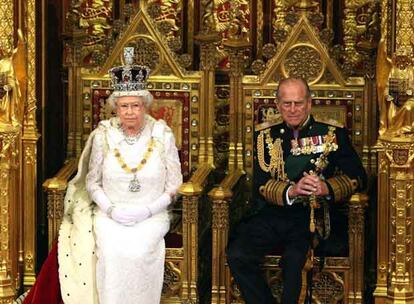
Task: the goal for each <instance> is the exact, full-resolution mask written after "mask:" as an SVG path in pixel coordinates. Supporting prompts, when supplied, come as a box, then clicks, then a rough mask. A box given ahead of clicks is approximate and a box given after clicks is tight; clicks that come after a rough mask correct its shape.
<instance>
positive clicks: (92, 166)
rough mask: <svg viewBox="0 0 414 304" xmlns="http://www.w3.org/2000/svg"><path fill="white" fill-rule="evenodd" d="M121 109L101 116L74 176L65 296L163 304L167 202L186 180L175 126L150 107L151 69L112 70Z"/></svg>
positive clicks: (62, 257) (64, 231) (65, 232)
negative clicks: (148, 80)
mask: <svg viewBox="0 0 414 304" xmlns="http://www.w3.org/2000/svg"><path fill="white" fill-rule="evenodd" d="M110 74H111V76H112V84H113V87H114V91H113V93H112V95H111V96H110V98H109V102H110V103H111V104H112V106H113V107H114V109H115V110H116V114H117V115H116V117H114V118H111V119H109V120H104V121H101V122H100V123H99V125H98V127H97V128H96V129H95V130H94V131H93V132H92V133H91V135H90V136H89V139H88V141H87V143H86V146H85V148H84V150H83V152H82V155H81V158H80V161H79V168H78V173H77V175H76V177H75V178H74V179H73V180H72V181H71V182H70V183H69V186H68V189H67V193H66V197H65V212H64V218H63V221H62V225H61V228H60V231H59V242H58V264H59V282H60V290H61V296H62V299H63V301H64V303H76V304H78V303H82V304H84V303H91V304H93V303H100V304H117V303H119V304H121V303H122V304H128V303H131V304H136V303H140V304H158V303H159V302H160V298H161V289H162V282H163V274H164V257H165V243H164V236H165V234H166V233H167V232H168V229H169V217H168V213H167V207H168V205H169V204H170V203H171V200H172V198H173V197H174V195H175V193H176V191H177V189H178V187H179V186H180V185H181V183H182V175H181V165H180V161H179V158H178V152H177V148H176V146H175V140H174V136H173V133H172V132H171V129H170V128H169V127H168V126H167V125H166V124H165V122H163V121H161V120H160V121H156V120H155V119H153V118H152V117H150V116H149V115H147V114H146V113H147V109H148V107H149V106H150V104H151V102H152V100H153V97H152V95H151V94H150V92H148V91H147V90H145V89H144V88H145V80H146V78H147V77H148V74H149V69H148V68H147V67H145V66H138V65H133V64H132V62H131V58H128V57H127V56H126V65H125V66H121V67H116V68H113V69H111V70H110Z"/></svg>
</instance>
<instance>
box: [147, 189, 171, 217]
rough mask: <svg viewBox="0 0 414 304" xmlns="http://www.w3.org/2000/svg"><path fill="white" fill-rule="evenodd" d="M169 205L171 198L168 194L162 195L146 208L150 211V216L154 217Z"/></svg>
mask: <svg viewBox="0 0 414 304" xmlns="http://www.w3.org/2000/svg"><path fill="white" fill-rule="evenodd" d="M169 204H171V196H170V195H169V194H168V193H164V194H162V195H161V196H160V197H159V198H157V199H156V200H155V201H154V202H152V203H151V204H148V205H147V207H148V208H149V210H150V211H151V215H155V214H157V213H159V212H161V211H163V210H165V209H166V208H167V206H168V205H169Z"/></svg>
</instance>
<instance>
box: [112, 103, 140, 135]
mask: <svg viewBox="0 0 414 304" xmlns="http://www.w3.org/2000/svg"><path fill="white" fill-rule="evenodd" d="M145 112H146V109H145V102H144V97H141V96H122V97H118V99H117V102H116V113H117V115H118V117H119V118H120V119H121V123H122V126H123V127H124V128H127V129H133V130H138V129H139V128H141V127H142V125H143V123H144V119H145Z"/></svg>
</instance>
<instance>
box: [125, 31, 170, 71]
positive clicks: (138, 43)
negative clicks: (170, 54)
mask: <svg viewBox="0 0 414 304" xmlns="http://www.w3.org/2000/svg"><path fill="white" fill-rule="evenodd" d="M129 45H131V46H133V47H134V54H135V55H134V56H135V57H134V62H135V64H138V65H146V66H148V67H149V68H150V69H151V70H152V71H154V73H155V71H156V70H157V69H158V68H159V65H160V63H161V61H162V58H161V55H160V51H159V49H158V46H157V44H156V43H155V42H154V41H153V40H151V39H149V38H147V37H140V38H138V39H136V40H135V42H133V43H130V44H129Z"/></svg>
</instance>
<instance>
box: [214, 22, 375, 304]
mask: <svg viewBox="0 0 414 304" xmlns="http://www.w3.org/2000/svg"><path fill="white" fill-rule="evenodd" d="M288 76H296V77H302V78H304V79H306V80H307V81H308V83H309V85H310V87H311V91H312V97H313V107H312V113H313V115H315V116H322V117H324V118H325V120H328V119H332V120H335V121H337V122H339V123H341V124H343V125H344V126H346V127H348V128H349V129H350V130H351V133H352V142H353V144H354V145H355V148H356V150H357V152H358V153H359V154H360V156H361V157H362V158H363V159H364V154H363V141H364V138H363V134H362V131H361V130H362V129H363V126H364V119H365V118H364V115H363V113H364V80H363V78H353V79H345V78H344V76H343V75H342V73H341V71H340V69H339V68H338V67H337V65H336V64H335V63H334V61H333V60H332V59H331V58H330V56H329V54H328V52H327V49H326V47H325V46H324V45H323V44H322V43H321V41H320V39H319V37H318V35H317V34H316V32H315V31H314V29H313V28H312V26H311V25H310V23H309V21H308V20H307V19H306V18H305V17H302V19H301V20H300V21H299V22H298V23H297V24H296V25H295V27H294V28H293V29H292V32H291V33H290V35H289V37H288V39H287V40H286V41H285V42H284V44H283V45H282V46H281V47H279V50H278V52H277V53H276V55H275V56H274V57H273V58H272V59H271V60H269V62H268V63H267V65H266V69H265V70H264V71H263V72H262V73H260V74H259V75H258V76H256V75H251V76H250V75H246V76H244V77H243V80H242V96H243V98H242V105H243V106H242V108H243V113H242V117H243V120H242V124H241V125H242V128H243V132H244V138H243V147H244V150H243V153H244V155H243V157H244V168H243V170H242V171H244V173H245V176H244V177H243V172H241V171H240V170H236V171H234V172H231V173H230V174H229V175H228V176H227V177H226V178H225V179H224V180H223V182H222V183H221V184H220V186H219V187H216V188H215V189H213V190H212V191H211V192H210V193H209V195H210V198H211V200H212V204H213V219H212V223H213V224H212V225H213V228H212V229H213V232H212V233H213V258H212V259H213V263H212V276H213V277H212V303H243V299H242V297H241V295H240V292H239V291H238V288H237V285H236V283H235V282H234V281H233V278H232V276H231V273H230V270H229V268H228V265H227V262H226V257H225V246H226V243H227V238H228V230H229V229H230V228H231V226H232V224H233V223H234V222H236V221H237V220H238V219H240V217H241V216H242V214H243V213H244V212H245V210H246V209H248V208H249V203H248V198H249V195H248V193H246V189H249V188H251V184H252V183H251V182H252V178H254V177H253V168H252V166H253V149H254V145H253V135H254V132H255V126H256V125H257V124H259V123H262V122H265V121H272V120H274V119H277V118H278V116H279V113H278V111H277V109H276V106H275V96H276V91H275V89H276V87H277V83H278V81H279V79H281V78H284V77H288ZM364 165H366V164H364ZM247 192H248V190H247ZM367 200H368V198H367V196H366V195H364V194H360V193H358V194H355V195H353V196H352V197H351V199H350V200H349V201H348V202H345V203H344V204H342V205H336V206H333V207H334V208H332V209H333V210H331V212H332V213H331V215H332V218H333V222H332V225H333V227H332V235H331V238H330V239H332V238H334V237H338V234H339V235H340V236H341V237H342V239H341V240H340V241H339V242H338V244H339V245H340V247H339V250H330V251H329V252H328V255H327V256H326V257H325V260H324V265H323V268H322V269H320V267H319V262H320V258H319V257H318V256H316V257H315V260H314V261H313V267H314V275H313V299H312V300H313V301H314V302H315V303H363V290H364V280H363V273H364V212H365V208H366V206H367ZM336 209H338V210H336ZM334 219H336V220H337V222H335V221H334ZM335 225H336V227H335ZM344 227H347V230H346V233H342V235H341V233H338V232H340V230H344ZM328 243H329V240H328ZM334 249H335V248H334ZM316 252H318V250H316ZM279 261H280V255H278V252H277V251H275V252H274V254H272V255H268V256H266V257H265V259H264V263H263V269H264V273H265V276H266V278H267V279H268V282H269V284H270V286H271V288H272V291H273V293H274V297H275V298H276V299H277V300H279V301H280V296H281V269H280V267H279ZM303 278H305V273H303ZM303 284H304V285H305V284H306V280H305V279H304V280H303ZM305 289H306V286H303V288H302V294H301V300H300V303H302V302H303V298H304V290H305Z"/></svg>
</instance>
